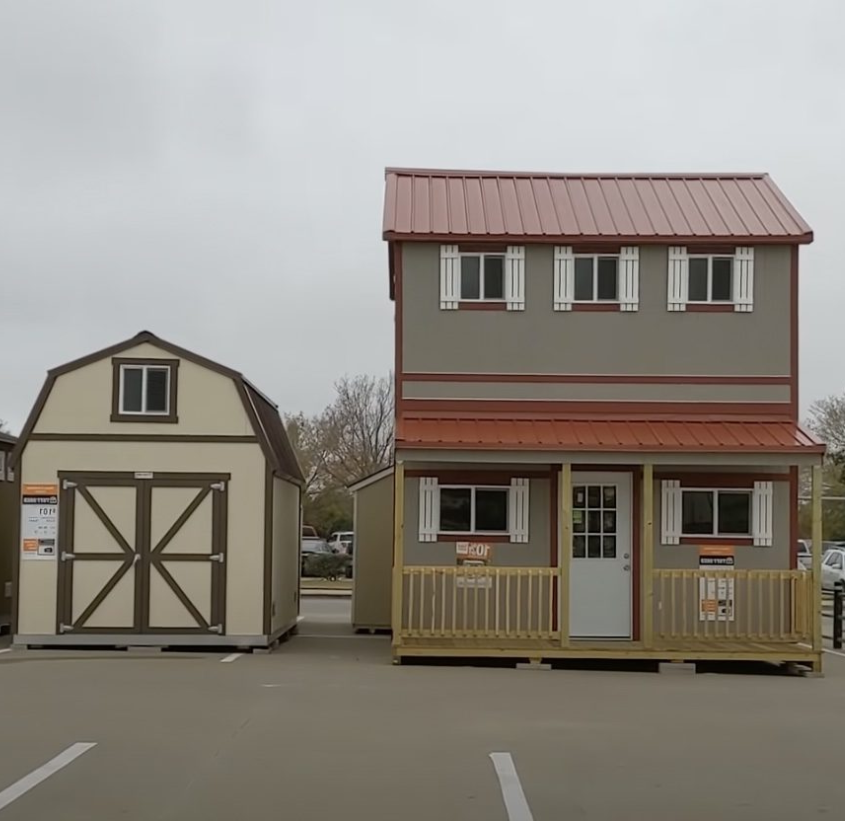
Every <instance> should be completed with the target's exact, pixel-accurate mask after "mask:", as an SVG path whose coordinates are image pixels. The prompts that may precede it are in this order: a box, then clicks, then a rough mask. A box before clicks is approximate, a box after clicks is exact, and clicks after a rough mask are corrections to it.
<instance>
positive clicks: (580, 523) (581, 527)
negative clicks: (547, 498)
mask: <svg viewBox="0 0 845 821" xmlns="http://www.w3.org/2000/svg"><path fill="white" fill-rule="evenodd" d="M586 529H587V520H586V519H585V517H584V511H583V510H573V511H572V530H573V531H574V532H575V533H584V532H585V531H586Z"/></svg>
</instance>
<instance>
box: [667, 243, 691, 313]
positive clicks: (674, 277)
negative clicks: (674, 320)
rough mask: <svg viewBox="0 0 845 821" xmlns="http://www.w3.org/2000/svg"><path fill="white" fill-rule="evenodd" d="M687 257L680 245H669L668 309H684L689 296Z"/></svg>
mask: <svg viewBox="0 0 845 821" xmlns="http://www.w3.org/2000/svg"><path fill="white" fill-rule="evenodd" d="M688 295H689V259H688V258H687V249H686V248H685V247H684V246H682V245H672V246H670V247H669V276H668V307H669V310H670V311H685V310H686V309H687V300H688V298H689V296H688Z"/></svg>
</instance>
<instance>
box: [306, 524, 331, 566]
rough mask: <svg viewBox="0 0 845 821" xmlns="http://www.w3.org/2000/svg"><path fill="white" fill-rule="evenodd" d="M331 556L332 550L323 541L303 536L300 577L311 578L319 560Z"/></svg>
mask: <svg viewBox="0 0 845 821" xmlns="http://www.w3.org/2000/svg"><path fill="white" fill-rule="evenodd" d="M303 530H305V528H303ZM312 530H313V528H312ZM332 555H334V554H333V553H332V549H331V548H330V547H329V545H328V543H327V542H326V540H325V539H320V538H316V537H310V536H303V537H302V560H301V561H302V567H301V570H302V575H303V576H313V575H314V572H315V570H316V565H317V564H319V561H320V558H321V557H324V556H332Z"/></svg>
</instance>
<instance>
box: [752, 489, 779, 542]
mask: <svg viewBox="0 0 845 821" xmlns="http://www.w3.org/2000/svg"><path fill="white" fill-rule="evenodd" d="M773 499H774V483H773V482H755V483H754V490H753V492H752V496H751V533H752V535H753V537H754V545H755V546H756V547H771V546H772V536H773V534H772V502H773Z"/></svg>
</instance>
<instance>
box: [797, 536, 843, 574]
mask: <svg viewBox="0 0 845 821" xmlns="http://www.w3.org/2000/svg"><path fill="white" fill-rule="evenodd" d="M812 544H813V543H812V541H811V540H810V539H799V540H798V569H799V570H809V569H810V568H811V567H812V566H813V553H812V549H811V548H812ZM835 548H845V542H822V564H824V557H825V556H827V554H828V553H829V552H830V551H831V550H834V549H835Z"/></svg>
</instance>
